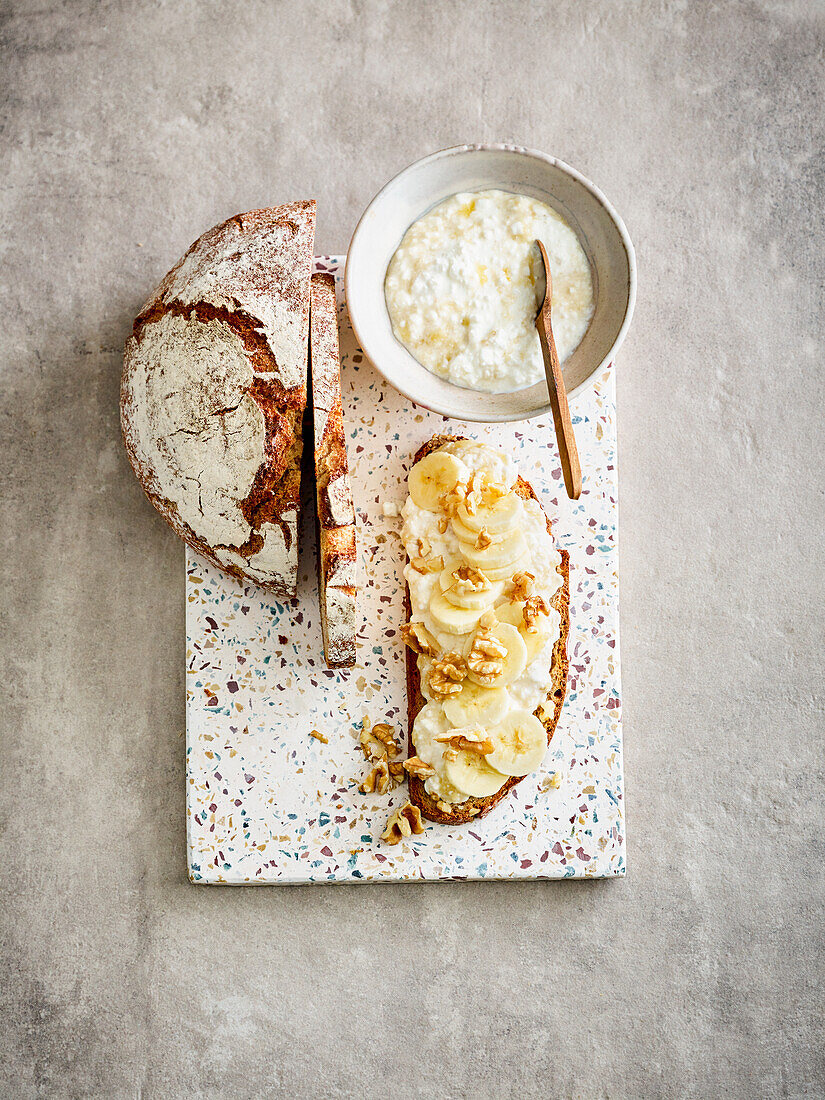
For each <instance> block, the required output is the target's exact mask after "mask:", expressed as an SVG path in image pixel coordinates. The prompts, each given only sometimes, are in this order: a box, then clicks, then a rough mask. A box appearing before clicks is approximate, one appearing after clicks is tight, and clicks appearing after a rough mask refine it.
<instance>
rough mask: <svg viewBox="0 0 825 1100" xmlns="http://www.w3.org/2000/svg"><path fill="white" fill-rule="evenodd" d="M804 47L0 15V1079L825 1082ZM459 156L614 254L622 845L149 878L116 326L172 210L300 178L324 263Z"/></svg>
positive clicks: (140, 11)
mask: <svg viewBox="0 0 825 1100" xmlns="http://www.w3.org/2000/svg"><path fill="white" fill-rule="evenodd" d="M824 41H825V6H823V4H822V3H821V0H781V2H780V0H731V2H728V3H687V2H683V0H633V2H627V3H620V2H614V3H582V2H572V0H532V2H530V3H525V2H524V0H460V2H459V0H438V2H433V3H422V2H421V0H392V2H390V0H351V2H350V0H333V2H327V0H301V3H294V2H291V0H221V2H220V3H217V2H214V0H213V2H211V3H201V4H194V3H177V2H174V0H71V3H56V2H54V0H37V2H34V0H4V2H2V3H0V227H1V228H2V233H0V257H2V262H0V299H1V300H2V305H3V310H2V315H1V316H2V320H0V440H2V445H0V486H2V488H1V489H0V496H1V497H2V504H0V509H1V510H2V526H1V527H0V541H2V550H1V551H0V584H1V585H2V599H1V600H0V657H1V658H2V663H1V664H0V667H2V679H3V705H2V708H0V846H2V860H0V886H2V905H0V1024H2V1041H0V1096H2V1097H3V1100H5V1098H6V1097H9V1098H10V1100H40V1098H48V1100H53V1098H61V1100H62V1098H64V1097H65V1098H67V1100H75V1098H80V1097H82V1098H84V1100H86V1098H94V1100H97V1098H100V1100H121V1098H124V1100H136V1098H137V1097H140V1098H141V1100H178V1098H180V1100H216V1098H220V1100H249V1098H251V1097H254V1098H255V1100H258V1098H267V1100H268V1098H270V1097H278V1098H280V1097H285V1098H287V1100H317V1098H318V1097H319V1096H324V1097H329V1098H330V1100H342V1098H343V1100H349V1098H350V1097H355V1098H358V1100H360V1098H361V1097H364V1098H369V1100H389V1098H390V1097H392V1098H393V1100H419V1098H427V1100H429V1098H435V1097H443V1098H444V1100H465V1098H467V1100H470V1098H472V1100H499V1098H501V1100H522V1098H525V1097H529V1098H531V1100H532V1098H536V1100H548V1098H552V1100H555V1098H557V1097H558V1098H559V1100H568V1098H572V1100H607V1098H609V1100H640V1098H643V1100H660V1098H663V1100H686V1098H690V1100H705V1098H713V1100H716V1098H719V1100H722V1098H724V1100H757V1098H758V1100H762V1098H770V1100H773V1098H775V1097H776V1098H784V1097H792V1098H794V1100H796V1098H803V1097H804V1098H806V1100H809V1098H812V1097H815V1098H821V1097H823V1096H825V1018H824V1017H823V1012H822V991H823V984H824V983H825V927H824V926H823V920H822V902H823V881H825V843H823V840H824V838H825V800H823V797H822V788H823V764H822V760H823V729H825V666H824V665H823V661H822V659H821V655H822V653H823V651H824V650H825V608H823V601H822V599H821V590H822V557H823V553H822V547H823V545H825V507H823V500H825V496H823V491H825V464H823V461H822V455H823V429H822V417H821V415H820V410H822V409H823V408H825V370H824V369H823V362H825V308H823V294H822V288H823V286H825V249H823V242H822V228H821V226H822V210H823V205H824V204H825V180H823V171H822V165H823V156H822V150H823V147H825V113H823V111H822V103H823V97H824V96H825V60H824V59H825V52H824V51H823V42H824ZM354 74H357V79H354ZM462 141H512V142H515V143H519V144H524V145H529V146H533V147H536V148H539V149H544V150H546V151H547V152H549V153H551V154H553V155H555V156H558V157H561V158H562V159H563V160H565V161H567V162H568V163H570V164H572V165H574V166H575V167H576V168H577V169H579V170H580V171H582V172H583V173H584V174H585V175H587V176H588V177H589V178H590V179H592V180H594V181H595V182H596V183H597V184H598V185H599V187H601V188H603V189H604V191H605V193H606V194H607V196H608V197H609V198H610V200H611V202H612V203H613V204H614V205H615V206H616V208H617V210H619V211H620V212H621V214H622V217H623V218H624V220H625V222H626V223H627V226H628V229H629V231H630V234H631V236H632V238H633V241H634V244H635V246H636V252H637V256H638V260H639V298H638V303H637V308H636V313H635V316H634V319H633V324H632V326H631V329H630V332H629V334H628V338H627V341H626V342H625V344H624V346H623V347H622V351H621V354H620V356H619V360H618V364H617V371H616V376H615V384H616V404H617V410H618V416H617V434H618V454H619V467H620V470H621V478H620V485H619V512H620V524H619V528H620V537H619V544H620V545H619V550H620V565H621V615H620V618H621V645H622V737H623V743H624V759H625V765H626V767H625V812H626V819H627V826H628V838H629V839H628V870H627V874H626V875H625V876H624V877H620V878H613V879H610V880H605V879H599V880H593V881H587V882H585V881H582V880H579V879H575V880H571V881H562V882H529V881H520V882H447V883H443V884H439V885H437V886H431V887H423V886H419V885H416V884H407V883H386V884H382V885H374V886H371V885H368V884H367V885H365V884H361V885H358V886H348V885H337V886H335V887H323V886H319V887H313V888H312V889H307V888H305V887H297V888H285V889H274V888H271V889H260V890H250V889H245V888H244V889H240V888H232V887H223V888H221V889H206V888H203V887H196V886H192V885H190V883H189V880H188V878H187V874H186V818H185V814H184V812H183V806H182V801H183V798H182V785H183V782H184V776H185V769H186V752H185V737H184V728H185V680H186V674H185V662H184V652H185V638H186V626H185V619H184V606H185V604H184V600H183V599H182V571H183V567H182V559H183V549H182V547H181V545H180V543H179V542H178V540H177V539H176V538H175V537H174V536H173V535H172V534H171V532H170V531H169V529H168V527H167V526H166V524H165V523H163V521H162V520H161V519H160V518H159V517H158V516H157V514H156V513H155V511H154V509H153V508H152V507H151V506H150V505H149V504H148V503H147V502H146V500H145V499H144V497H143V494H142V493H141V491H140V487H139V486H138V484H137V482H136V480H135V478H134V476H133V475H132V473H131V470H130V468H129V465H128V463H127V461H126V457H125V454H124V452H123V447H122V444H121V441H120V431H119V424H118V408H117V401H118V389H119V382H120V369H121V365H122V355H123V345H124V342H125V340H126V336H127V334H128V332H129V330H130V327H131V324H132V320H133V318H134V317H135V315H136V314H137V312H138V310H139V309H140V307H141V305H142V304H143V302H144V301H145V300H146V297H147V296H148V295H149V293H150V292H151V290H152V289H153V287H154V286H155V285H156V284H157V281H158V279H159V278H160V276H161V275H162V274H163V273H164V272H165V271H167V270H168V269H169V267H170V265H171V264H173V263H174V262H175V261H176V260H177V259H178V257H179V256H180V255H181V254H182V253H183V251H184V250H185V249H186V248H187V247H188V245H189V244H190V243H191V242H192V241H193V240H194V239H195V238H196V237H197V236H198V234H199V233H201V232H202V231H203V230H204V229H206V228H207V227H208V226H210V225H215V224H217V223H218V222H220V221H222V220H223V219H224V218H227V217H230V216H231V215H233V214H235V213H237V212H238V211H241V210H250V209H253V208H255V207H257V206H260V205H262V204H265V203H277V202H285V201H289V200H290V199H295V198H304V197H315V198H316V199H317V200H318V204H319V220H318V235H317V251H318V252H319V253H328V252H344V251H345V250H346V248H347V245H348V243H349V240H350V236H351V233H352V229H353V226H354V225H355V222H356V220H357V218H358V216H359V214H360V213H361V211H362V210H363V209H364V207H365V206H366V204H367V203H368V202H369V200H370V198H371V197H372V196H373V194H374V193H375V191H376V190H377V189H378V188H379V187H380V186H381V185H382V183H383V182H384V181H385V180H387V179H389V178H390V177H391V176H392V175H394V174H395V173H396V172H398V171H399V170H400V169H402V168H403V167H404V166H405V165H407V164H409V163H410V162H411V161H413V160H415V159H416V158H418V157H421V156H423V155H425V154H426V153H428V152H431V151H432V150H434V149H438V148H444V147H446V146H450V145H454V144H456V143H458V142H462ZM305 568H306V567H305Z"/></svg>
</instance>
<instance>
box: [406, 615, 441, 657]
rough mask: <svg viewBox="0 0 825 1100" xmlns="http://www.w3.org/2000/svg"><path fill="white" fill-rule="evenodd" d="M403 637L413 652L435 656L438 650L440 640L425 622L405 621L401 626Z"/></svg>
mask: <svg viewBox="0 0 825 1100" xmlns="http://www.w3.org/2000/svg"><path fill="white" fill-rule="evenodd" d="M401 637H402V638H403V639H404V644H405V645H408V646H409V647H410V649H411V650H412V651H413V653H426V654H428V655H429V656H430V657H434V656H435V655H436V653H437V652H438V642H437V641H436V640H435V638H434V637H433V636H432V634H430V632H429V630H427V628H426V626H424V624H423V623H404V624H403V626H402V627H401Z"/></svg>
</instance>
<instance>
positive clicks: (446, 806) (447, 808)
mask: <svg viewBox="0 0 825 1100" xmlns="http://www.w3.org/2000/svg"><path fill="white" fill-rule="evenodd" d="M435 804H436V806H437V807H438V808H439V810H441V812H442V813H443V814H451V813H452V812H453V808H452V806H451V805H450V803H449V802H444V801H443V799H441V798H437V799H436V801H435Z"/></svg>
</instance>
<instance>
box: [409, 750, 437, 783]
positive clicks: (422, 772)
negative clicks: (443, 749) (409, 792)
mask: <svg viewBox="0 0 825 1100" xmlns="http://www.w3.org/2000/svg"><path fill="white" fill-rule="evenodd" d="M404 768H405V770H406V771H408V772H409V773H410V775H417V776H418V778H419V779H429V778H430V776H431V775H435V768H434V767H433V766H432V765H431V764H426V763H425V762H424V761H423V760H422V759H421V757H420V756H411V757H410V758H409V760H405V761H404Z"/></svg>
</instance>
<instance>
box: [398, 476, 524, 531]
mask: <svg viewBox="0 0 825 1100" xmlns="http://www.w3.org/2000/svg"><path fill="white" fill-rule="evenodd" d="M462 465H463V464H462ZM413 469H415V467H413ZM520 510H521V497H519V496H518V495H517V494H516V493H508V494H507V495H506V496H503V497H499V498H498V500H494V501H493V502H492V503H491V504H484V505H482V507H481V508H476V510H475V512H474V513H473V514H472V515H470V513H469V512H468V511H467V504H466V502H465V503H462V504H459V506H458V508H457V509H456V516H457V517H458V519H459V521H460V522H461V523H463V524H464V526H465V527H469V529H470V530H471V531H475V532H478V531H480V530H481V528H482V527H486V528H487V530H488V531H489V533H490V534H491V535H494V534H496V533H497V532H500V531H506V530H507V529H508V528H510V527H514V526H515V525H516V523H517V521H518V517H519V512H520Z"/></svg>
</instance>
